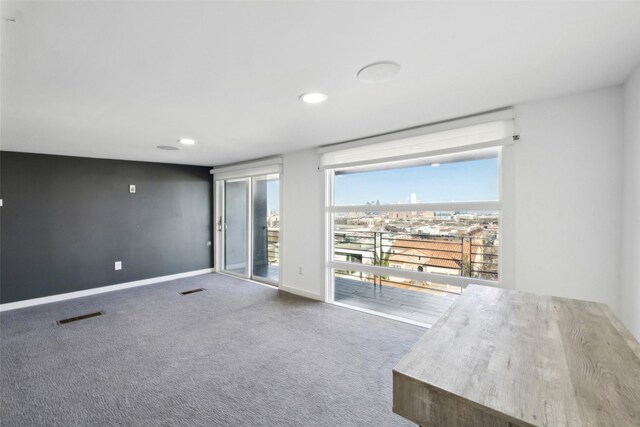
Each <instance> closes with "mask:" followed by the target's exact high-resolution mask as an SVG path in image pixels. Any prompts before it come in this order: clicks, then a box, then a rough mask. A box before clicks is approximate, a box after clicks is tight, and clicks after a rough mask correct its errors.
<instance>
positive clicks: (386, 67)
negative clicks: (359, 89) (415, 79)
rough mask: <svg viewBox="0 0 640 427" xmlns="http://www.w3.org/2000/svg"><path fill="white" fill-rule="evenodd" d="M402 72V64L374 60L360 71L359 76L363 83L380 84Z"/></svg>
mask: <svg viewBox="0 0 640 427" xmlns="http://www.w3.org/2000/svg"><path fill="white" fill-rule="evenodd" d="M398 73H400V64H397V63H395V62H391V61H380V62H374V63H373V64H369V65H367V66H365V67H363V68H362V69H361V70H360V71H358V74H357V78H358V80H360V81H361V82H363V83H369V84H378V83H386V82H388V81H389V80H392V79H393V78H394V77H395V76H397V75H398Z"/></svg>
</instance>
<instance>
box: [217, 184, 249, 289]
mask: <svg viewBox="0 0 640 427" xmlns="http://www.w3.org/2000/svg"><path fill="white" fill-rule="evenodd" d="M249 183H250V180H249V179H243V180H235V181H225V184H224V239H223V240H224V242H223V244H224V270H225V271H227V272H230V273H234V274H240V275H242V276H245V277H246V276H248V275H249V270H248V254H249V251H248V234H247V233H248V231H249V230H248V228H249V227H248V226H249V224H248V219H249V216H248V209H249V203H248V201H249Z"/></svg>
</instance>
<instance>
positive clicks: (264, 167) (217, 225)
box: [210, 157, 285, 287]
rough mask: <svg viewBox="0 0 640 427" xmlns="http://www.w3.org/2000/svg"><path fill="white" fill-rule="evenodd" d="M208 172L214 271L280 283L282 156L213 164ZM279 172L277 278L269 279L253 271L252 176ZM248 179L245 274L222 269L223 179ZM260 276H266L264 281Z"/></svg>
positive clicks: (267, 283)
mask: <svg viewBox="0 0 640 427" xmlns="http://www.w3.org/2000/svg"><path fill="white" fill-rule="evenodd" d="M210 173H211V174H212V175H213V201H214V206H213V212H214V224H213V233H214V234H215V236H214V239H213V241H214V249H215V251H214V271H216V272H219V273H222V274H228V275H231V276H235V277H238V278H241V279H245V280H250V281H255V282H259V283H262V284H265V285H267V286H272V287H274V286H277V287H281V286H282V276H283V274H282V273H283V269H282V260H283V254H284V228H285V227H284V204H283V201H284V197H283V192H282V188H283V185H282V183H283V179H284V173H283V168H282V157H273V158H269V159H263V160H258V161H254V162H247V163H241V164H233V165H227V166H220V167H214V168H213V169H211V171H210ZM271 174H278V175H279V180H280V188H279V205H280V207H279V208H280V211H279V216H280V219H279V223H280V228H279V232H278V233H279V236H278V249H279V259H278V268H279V270H280V271H279V274H278V280H277V281H275V280H269V278H263V277H261V276H255V275H253V223H252V222H253V180H254V178H256V177H260V176H264V175H271ZM247 178H250V181H249V192H248V195H247V197H248V204H247V207H248V208H247V216H248V219H247V227H248V232H247V249H248V252H249V253H248V254H247V274H246V275H241V274H237V273H233V272H229V271H226V270H224V222H223V221H224V182H225V181H226V180H234V179H247ZM260 279H266V280H264V281H262V280H260Z"/></svg>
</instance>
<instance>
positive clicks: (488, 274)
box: [334, 229, 499, 288]
mask: <svg viewBox="0 0 640 427" xmlns="http://www.w3.org/2000/svg"><path fill="white" fill-rule="evenodd" d="M334 248H335V253H334V259H335V260H337V261H348V262H353V263H360V264H369V265H374V266H384V267H393V268H397V269H399V270H413V271H424V272H428V273H438V274H444V275H455V276H462V277H472V278H477V279H485V280H494V281H495V280H498V262H499V259H498V257H499V246H498V232H497V230H494V229H488V230H487V229H481V230H476V231H474V233H473V234H472V235H468V236H446V235H434V234H407V233H395V232H394V233H390V232H378V231H371V232H369V231H343V230H341V231H336V232H335V240H334ZM336 274H340V275H344V276H352V277H353V276H354V275H355V276H359V278H360V280H364V277H362V276H363V274H362V273H357V269H356V268H355V266H354V271H353V272H350V271H340V272H338V271H337V272H336ZM365 276H366V281H373V283H375V282H376V281H379V282H380V283H381V284H384V282H385V281H387V282H391V283H389V284H390V285H392V286H393V285H394V284H398V283H402V284H407V283H408V282H411V281H407V280H402V279H396V278H393V277H378V278H377V279H376V277H373V276H367V275H365ZM399 276H401V274H399ZM412 285H413V286H415V285H419V284H416V283H413V284H412ZM429 286H430V287H433V284H430V285H429ZM441 286H445V287H446V285H441ZM454 288H455V287H454Z"/></svg>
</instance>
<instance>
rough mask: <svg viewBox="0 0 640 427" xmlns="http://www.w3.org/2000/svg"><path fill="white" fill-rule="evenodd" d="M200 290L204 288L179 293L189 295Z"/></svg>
mask: <svg viewBox="0 0 640 427" xmlns="http://www.w3.org/2000/svg"><path fill="white" fill-rule="evenodd" d="M202 291H204V289H202V288H198V289H191V290H190V291H184V292H180V295H189V294H193V293H195V292H202Z"/></svg>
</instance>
